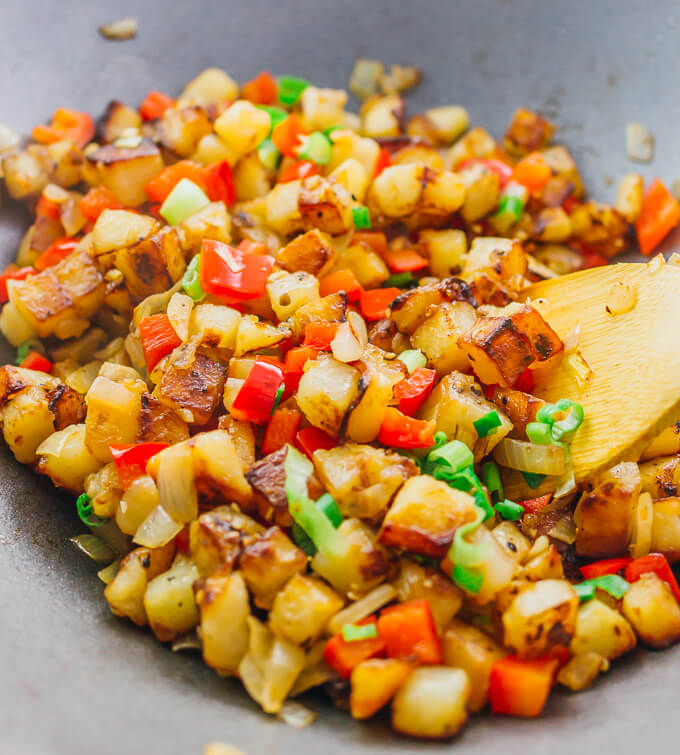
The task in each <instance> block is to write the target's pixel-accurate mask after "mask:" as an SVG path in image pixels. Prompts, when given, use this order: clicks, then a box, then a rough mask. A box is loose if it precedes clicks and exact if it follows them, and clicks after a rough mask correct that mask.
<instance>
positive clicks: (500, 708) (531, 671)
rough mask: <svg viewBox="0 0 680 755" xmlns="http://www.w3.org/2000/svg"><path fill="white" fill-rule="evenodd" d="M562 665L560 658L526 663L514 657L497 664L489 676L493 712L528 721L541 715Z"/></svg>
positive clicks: (509, 656) (507, 657)
mask: <svg viewBox="0 0 680 755" xmlns="http://www.w3.org/2000/svg"><path fill="white" fill-rule="evenodd" d="M558 664H559V660H558V659H557V658H552V657H550V658H537V659H536V660H526V661H525V660H520V659H519V658H517V657H516V656H514V655H508V656H506V657H505V658H500V659H499V660H497V661H495V662H494V664H493V666H492V667H491V674H490V676H489V702H490V703H491V710H492V711H493V712H494V713H505V714H506V715H509V716H524V717H528V718H533V717H534V716H538V715H540V713H541V711H542V710H543V708H544V707H545V704H546V702H547V700H548V695H549V694H550V689H551V687H552V684H553V677H554V675H555V671H556V669H557V666H558Z"/></svg>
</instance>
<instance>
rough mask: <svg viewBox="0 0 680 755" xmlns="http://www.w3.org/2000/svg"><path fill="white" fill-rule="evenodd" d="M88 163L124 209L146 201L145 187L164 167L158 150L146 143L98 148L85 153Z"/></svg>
mask: <svg viewBox="0 0 680 755" xmlns="http://www.w3.org/2000/svg"><path fill="white" fill-rule="evenodd" d="M87 162H88V163H89V164H90V165H92V166H93V167H95V168H96V170H97V176H98V179H99V182H100V183H102V184H103V185H104V186H105V187H106V188H107V189H108V190H109V191H110V192H112V193H113V194H114V195H115V197H116V198H117V199H118V200H119V201H120V202H122V204H123V205H125V206H126V207H136V206H137V205H140V204H142V203H143V202H146V201H147V200H148V197H147V195H146V192H145V191H144V187H145V186H146V184H147V183H148V182H149V181H150V180H151V179H152V178H154V177H155V176H156V175H158V173H160V172H161V171H162V170H163V167H164V165H163V158H162V157H161V153H160V152H159V150H158V147H156V145H155V144H153V143H152V142H150V141H147V140H145V141H143V142H142V143H141V144H140V145H139V146H138V147H116V146H115V145H113V144H108V145H107V146H105V147H99V148H98V149H96V150H94V151H92V152H89V153H88V154H87Z"/></svg>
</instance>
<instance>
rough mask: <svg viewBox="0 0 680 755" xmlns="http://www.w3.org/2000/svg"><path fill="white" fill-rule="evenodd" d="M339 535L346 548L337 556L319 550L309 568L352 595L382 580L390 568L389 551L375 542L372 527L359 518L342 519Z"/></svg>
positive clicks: (341, 590) (370, 588)
mask: <svg viewBox="0 0 680 755" xmlns="http://www.w3.org/2000/svg"><path fill="white" fill-rule="evenodd" d="M338 535H339V537H340V539H341V540H342V541H343V542H344V543H345V545H346V550H345V551H344V552H343V553H340V554H338V556H337V557H332V558H330V557H328V556H326V555H324V554H322V553H321V552H320V551H319V552H317V553H316V555H315V556H314V558H313V559H312V569H313V570H314V571H315V572H317V574H320V575H321V576H322V577H323V578H324V579H325V580H327V581H328V582H330V583H331V585H333V587H334V588H335V589H336V590H338V591H339V592H341V593H343V595H348V596H349V597H351V598H352V599H355V598H356V597H357V596H359V595H363V594H364V593H367V592H368V591H369V590H372V589H373V588H374V587H376V586H377V585H379V584H380V583H381V582H383V581H384V580H385V578H386V577H387V575H388V574H389V571H390V566H391V564H390V554H389V552H388V551H387V550H386V549H385V548H383V547H382V546H381V545H379V544H378V542H377V539H376V536H375V534H374V532H373V530H372V529H371V528H370V527H369V526H368V525H367V524H364V522H362V521H360V520H359V519H345V521H344V522H343V523H342V524H341V525H340V527H338Z"/></svg>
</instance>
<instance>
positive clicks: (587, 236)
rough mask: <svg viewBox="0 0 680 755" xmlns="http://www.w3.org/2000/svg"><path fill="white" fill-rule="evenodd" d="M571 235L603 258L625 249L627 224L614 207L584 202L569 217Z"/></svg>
mask: <svg viewBox="0 0 680 755" xmlns="http://www.w3.org/2000/svg"><path fill="white" fill-rule="evenodd" d="M569 219H570V221H571V227H572V233H573V235H574V236H575V237H576V238H578V239H579V240H580V241H582V242H583V243H584V244H587V245H588V246H589V247H592V248H593V250H594V251H596V252H598V253H599V254H602V255H604V256H605V257H613V256H614V255H615V254H618V253H619V252H621V251H623V249H624V248H625V247H626V244H627V241H626V236H627V234H628V229H629V227H630V226H629V223H628V221H627V220H626V218H624V217H623V215H621V214H620V213H619V212H618V211H617V210H616V209H615V208H614V207H611V206H610V205H605V204H599V203H598V202H592V201H591V202H585V203H584V204H581V205H579V206H578V207H577V208H576V209H575V210H574V211H573V212H572V213H571V215H570V216H569Z"/></svg>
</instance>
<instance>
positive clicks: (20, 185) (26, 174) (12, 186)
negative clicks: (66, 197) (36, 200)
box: [1, 150, 50, 199]
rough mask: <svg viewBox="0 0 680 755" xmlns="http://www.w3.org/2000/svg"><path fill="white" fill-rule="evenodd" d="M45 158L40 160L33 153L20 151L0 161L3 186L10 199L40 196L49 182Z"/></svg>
mask: <svg viewBox="0 0 680 755" xmlns="http://www.w3.org/2000/svg"><path fill="white" fill-rule="evenodd" d="M45 157H46V155H45V156H43V157H42V159H41V157H40V156H39V155H38V154H36V153H35V152H34V151H30V150H20V151H19V152H13V153H12V154H11V155H7V157H5V158H4V159H3V160H2V163H1V167H2V172H3V174H4V176H5V186H7V193H8V194H9V195H10V197H12V198H13V199H25V198H26V197H32V196H37V195H38V194H40V192H41V191H42V190H43V189H44V188H45V187H46V186H47V184H48V183H49V180H50V179H49V172H48V168H47V161H46V159H45Z"/></svg>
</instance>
